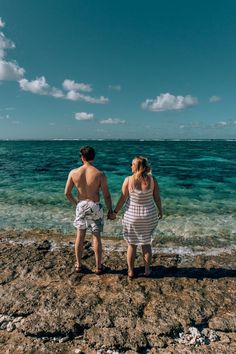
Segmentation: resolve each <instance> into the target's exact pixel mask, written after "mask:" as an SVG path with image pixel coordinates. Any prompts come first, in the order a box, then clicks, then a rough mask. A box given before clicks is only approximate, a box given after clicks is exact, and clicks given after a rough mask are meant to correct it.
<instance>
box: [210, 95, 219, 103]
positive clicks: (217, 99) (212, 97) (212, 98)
mask: <svg viewBox="0 0 236 354" xmlns="http://www.w3.org/2000/svg"><path fill="white" fill-rule="evenodd" d="M219 101H221V97H220V96H211V97H209V102H210V103H215V102H219Z"/></svg>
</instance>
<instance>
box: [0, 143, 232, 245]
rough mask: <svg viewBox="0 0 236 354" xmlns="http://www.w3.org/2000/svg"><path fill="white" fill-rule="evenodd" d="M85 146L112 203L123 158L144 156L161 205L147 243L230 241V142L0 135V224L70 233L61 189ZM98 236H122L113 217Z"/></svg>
mask: <svg viewBox="0 0 236 354" xmlns="http://www.w3.org/2000/svg"><path fill="white" fill-rule="evenodd" d="M86 144H90V145H92V146H93V147H94V148H95V149H96V151H97V157H96V163H95V165H96V166H97V167H98V168H100V169H102V170H103V171H104V172H105V173H106V175H107V177H108V184H109V188H110V191H111V194H112V199H113V201H114V204H115V203H116V201H117V200H118V197H119V192H120V188H121V185H122V182H123V180H124V177H125V176H127V175H129V174H131V171H130V162H131V159H132V158H133V157H134V156H135V155H138V154H141V155H143V156H146V157H148V158H149V161H150V162H151V165H152V169H153V174H154V175H155V176H156V177H157V179H158V182H159V186H160V190H161V196H162V202H163V209H164V218H163V220H162V221H161V222H160V223H159V227H158V229H157V230H156V232H155V235H156V239H155V241H154V243H155V242H156V243H157V242H158V244H159V245H163V247H164V246H166V247H173V245H175V246H178V247H190V248H195V249H196V248H197V247H203V248H205V249H208V248H212V249H213V248H215V247H219V248H222V247H226V248H230V247H232V245H235V244H236V242H235V241H236V216H235V215H236V203H235V190H236V141H92V142H91V141H90V142H88V141H0V177H1V178H0V229H5V230H6V229H9V230H11V229H16V230H25V229H28V230H30V229H42V230H44V229H47V230H56V231H60V232H63V233H65V234H67V233H72V232H74V228H73V226H72V221H73V218H74V208H73V206H71V205H70V203H69V202H68V201H67V199H66V198H65V197H64V194H63V192H64V186H65V182H66V179H67V175H68V172H69V171H70V170H71V169H72V168H75V167H77V166H78V165H80V164H81V163H80V161H79V157H78V156H79V148H80V146H81V145H86ZM104 235H109V236H112V237H121V236H122V230H121V223H120V217H119V218H118V220H117V221H115V222H111V221H107V222H106V225H105V229H104Z"/></svg>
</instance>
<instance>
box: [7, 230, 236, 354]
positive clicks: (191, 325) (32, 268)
mask: <svg viewBox="0 0 236 354" xmlns="http://www.w3.org/2000/svg"><path fill="white" fill-rule="evenodd" d="M8 237H10V239H11V241H12V242H11V243H9V242H8V241H7V237H5V239H4V240H6V241H2V242H1V249H0V252H1V254H0V256H1V261H2V269H3V272H1V279H2V289H1V302H0V313H1V316H0V328H1V335H2V336H1V345H2V346H3V347H4V352H9V353H18V352H28V353H30V352H32V353H33V352H37V353H41V352H45V353H54V352H55V353H73V352H75V353H76V350H78V353H82V352H83V353H88V354H94V353H96V352H100V354H118V353H119V354H121V353H122V354H123V353H126V354H135V353H141V352H143V353H159V352H160V353H163V354H167V353H174V354H175V353H176V354H177V353H190V352H191V351H192V352H196V353H210V352H215V353H231V352H232V353H233V352H236V350H235V348H236V335H235V329H236V324H235V318H236V306H235V298H236V286H235V285H236V281H235V273H234V269H236V261H235V259H236V257H235V255H236V252H235V253H232V254H224V255H222V256H220V255H217V256H209V257H208V256H199V255H198V256H197V257H193V256H191V257H190V258H188V256H186V257H181V258H180V257H179V256H178V255H173V254H169V255H165V254H157V255H155V256H154V257H153V273H152V277H150V278H144V277H142V276H137V277H136V278H135V279H134V280H133V281H132V282H128V281H127V271H126V253H125V252H124V251H122V252H118V251H112V252H108V251H106V252H105V253H104V262H105V264H106V265H107V266H108V268H106V269H107V272H106V273H105V274H102V275H101V276H96V275H94V274H93V272H92V269H93V268H94V263H95V259H94V253H93V250H92V248H91V243H90V242H86V244H85V252H84V258H83V266H84V269H85V271H84V272H83V273H81V274H77V273H75V272H74V250H73V248H72V247H71V245H70V244H69V242H68V239H67V242H66V240H63V241H59V240H60V239H61V236H60V237H59V236H57V238H56V237H55V238H54V239H53V236H50V234H49V233H46V234H44V235H40V234H38V235H37V237H38V241H37V242H31V243H25V244H24V246H20V245H19V240H20V239H21V237H22V236H20V234H19V233H18V234H17V235H16V236H14V233H11V235H8ZM14 237H15V240H16V241H17V242H18V243H15V244H14V242H13V241H14ZM25 237H26V236H25ZM29 237H30V239H32V235H29ZM40 237H41V238H40ZM45 237H46V238H47V240H45ZM51 238H52V240H51ZM65 239H66V236H65ZM73 239H74V236H73ZM103 242H104V243H105V244H107V247H104V249H107V250H109V247H110V245H111V246H112V245H113V244H112V242H114V241H110V240H104V241H103ZM115 242H117V241H115ZM118 242H119V243H121V241H118ZM51 244H54V245H55V247H53V248H52V247H51ZM122 247H124V248H123V249H125V245H124V244H123V246H122ZM110 248H111V247H110ZM114 248H115V247H113V249H114ZM142 263H143V260H142V256H141V254H140V253H138V256H137V259H136V266H137V268H136V270H137V274H138V275H140V274H141V273H142V272H143V265H142ZM25 269H27V271H24V270H25ZM22 274H23V275H22ZM209 319H210V320H209ZM204 327H205V328H204ZM7 328H9V332H8V330H7ZM203 328H204V329H203ZM197 347H199V348H197Z"/></svg>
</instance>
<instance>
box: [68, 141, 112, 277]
mask: <svg viewBox="0 0 236 354" xmlns="http://www.w3.org/2000/svg"><path fill="white" fill-rule="evenodd" d="M80 157H81V160H82V162H83V166H81V167H79V168H76V169H74V170H72V171H70V173H69V175H68V179H67V182H66V187H65V195H66V197H67V199H68V200H69V201H70V202H71V203H72V204H73V205H75V206H76V218H75V221H74V226H75V227H76V228H77V237H76V241H75V257H76V264H75V270H76V271H77V272H80V271H81V258H82V252H83V245H84V238H85V234H86V230H87V229H90V230H91V231H92V236H93V248H94V253H95V261H96V270H95V273H96V274H101V273H102V243H101V235H100V233H101V231H103V223H104V221H103V209H102V205H101V204H100V203H99V200H100V196H99V191H100V189H101V190H102V192H103V196H104V201H105V204H106V207H107V209H108V217H109V216H110V215H111V214H112V202H111V196H110V193H109V190H108V186H107V180H106V176H105V174H104V173H103V172H101V171H99V170H98V169H97V168H96V167H94V166H93V160H94V158H95V150H94V149H93V148H92V147H90V146H83V147H82V148H81V149H80ZM73 187H75V188H76V189H77V191H78V199H75V198H74V197H73V195H72V189H73Z"/></svg>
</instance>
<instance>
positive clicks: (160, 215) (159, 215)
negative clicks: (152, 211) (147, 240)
mask: <svg viewBox="0 0 236 354" xmlns="http://www.w3.org/2000/svg"><path fill="white" fill-rule="evenodd" d="M162 217H163V215H162V211H161V212H159V213H158V220H161V219H162Z"/></svg>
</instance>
